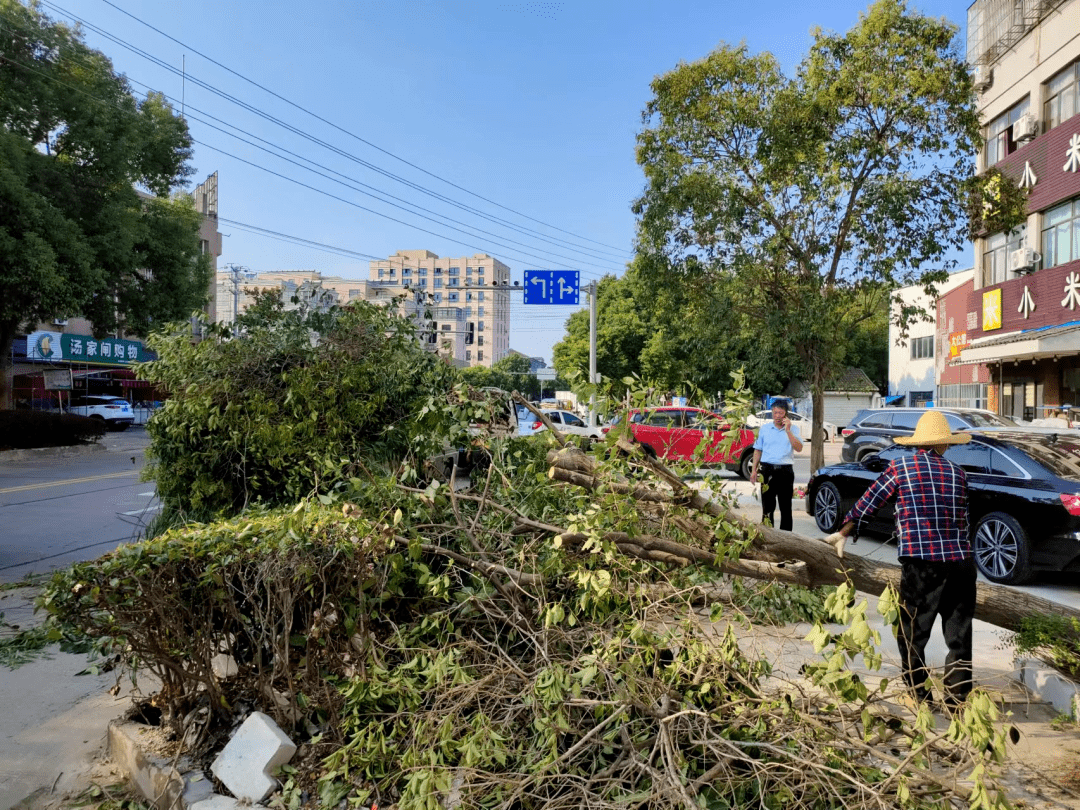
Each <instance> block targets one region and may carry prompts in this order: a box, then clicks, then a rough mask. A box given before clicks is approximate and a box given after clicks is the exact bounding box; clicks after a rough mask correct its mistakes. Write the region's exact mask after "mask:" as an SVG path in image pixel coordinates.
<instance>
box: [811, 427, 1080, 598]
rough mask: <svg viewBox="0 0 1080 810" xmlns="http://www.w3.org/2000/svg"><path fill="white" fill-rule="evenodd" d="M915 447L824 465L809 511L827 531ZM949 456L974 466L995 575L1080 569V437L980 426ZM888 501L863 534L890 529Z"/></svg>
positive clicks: (973, 510) (979, 544) (975, 519)
mask: <svg viewBox="0 0 1080 810" xmlns="http://www.w3.org/2000/svg"><path fill="white" fill-rule="evenodd" d="M913 452H914V448H912V447H904V446H901V445H895V444H894V445H891V446H890V447H888V448H886V449H885V450H883V451H882V452H880V453H873V454H870V455H867V456H864V457H863V459H862V460H861V461H856V462H849V463H846V464H836V465H833V466H830V467H823V468H821V469H820V470H818V471H817V473H815V474H814V475H813V476H812V477H811V478H810V483H809V485H808V486H807V492H806V511H807V512H808V513H809V514H810V515H812V516H813V518H814V520H815V521H816V522H817V525H818V528H819V529H821V531H823V532H828V533H832V532H834V531H836V530H837V529H838V528H839V527H840V524H841V521H842V520H843V519H844V515H846V514H847V512H848V511H849V510H850V509H851V507H852V506H853V505H854V504H855V501H856V500H858V499H859V497H860V496H862V494H863V493H864V492H865V491H866V490H867V488H868V487H869V486H870V484H871V483H872V482H873V481H874V480H875V479H876V478H877V477H878V475H880V474H881V473H882V472H883V471H884V470H885V468H886V467H887V466H888V465H889V463H890V462H891V461H892V460H893V459H895V458H898V457H899V456H901V455H903V454H906V453H913ZM945 458H947V459H949V460H950V461H952V462H954V463H956V464H958V465H959V466H961V467H963V469H964V470H965V471H966V473H967V482H968V510H969V516H970V519H971V527H972V543H973V547H974V553H975V562H976V564H977V565H978V567H979V570H980V571H981V572H982V574H983V576H985V577H986V578H987V579H989V580H991V581H993V582H1003V583H1007V584H1020V583H1022V582H1025V581H1027V580H1028V579H1030V578H1031V576H1032V574H1033V573H1034V572H1035V571H1080V436H1075V435H1065V434H1056V433H1051V432H1041V431H1040V432H1037V433H1035V432H1031V431H1028V430H1025V429H1023V428H999V429H981V430H978V431H973V432H972V440H971V442H969V443H968V444H959V445H952V446H951V447H949V449H948V450H946V451H945ZM893 518H894V514H893V510H892V507H891V505H889V506H886V507H884V508H882V509H881V510H879V511H878V513H877V514H875V515H873V516H872V518H871V519H870V520H868V521H866V522H864V523H863V524H862V527H861V531H862V532H863V533H870V534H880V535H885V536H890V535H892V533H893V530H894V523H893Z"/></svg>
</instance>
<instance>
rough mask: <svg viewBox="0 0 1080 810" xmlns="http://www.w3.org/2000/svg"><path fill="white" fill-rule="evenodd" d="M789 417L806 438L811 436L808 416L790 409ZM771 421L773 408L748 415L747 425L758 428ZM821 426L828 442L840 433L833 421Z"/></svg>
mask: <svg viewBox="0 0 1080 810" xmlns="http://www.w3.org/2000/svg"><path fill="white" fill-rule="evenodd" d="M788 417H789V418H790V419H791V421H792V423H793V424H796V425H798V426H799V433H800V434H801V435H802V437H803V438H804V439H807V438H809V437H810V420H809V419H808V418H807V417H805V416H803V415H802V414H801V413H795V412H794V411H788ZM771 421H772V411H771V410H768V411H758V412H757V413H752V414H750V415H749V416H748V417H746V426H747V427H748V428H754V429H757V428H759V427H761V426H762V425H764V424H766V423H767V422H771ZM821 426H822V428H824V430H825V441H827V442H831V441H832V440H833V439H834V438H835V437H836V436H839V435H840V433H839V431H838V430H837V428H836V425H834V424H833V423H832V422H823V423H822V425H821Z"/></svg>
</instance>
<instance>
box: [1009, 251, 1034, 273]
mask: <svg viewBox="0 0 1080 810" xmlns="http://www.w3.org/2000/svg"><path fill="white" fill-rule="evenodd" d="M1038 260H1039V257H1038V254H1037V253H1036V252H1035V251H1034V250H1032V249H1031V248H1020V249H1019V250H1014V251H1012V252H1011V253H1009V269H1010V270H1012V271H1013V272H1014V273H1026V272H1027V271H1029V270H1033V269H1034V268H1035V262H1037V261H1038Z"/></svg>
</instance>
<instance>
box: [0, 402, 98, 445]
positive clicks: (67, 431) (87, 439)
mask: <svg viewBox="0 0 1080 810" xmlns="http://www.w3.org/2000/svg"><path fill="white" fill-rule="evenodd" d="M104 435H105V423H104V422H102V421H101V420H100V419H90V418H89V417H86V416H74V415H72V414H69V413H52V412H49V411H0V449H3V448H31V447H66V446H68V445H74V444H92V443H94V442H96V441H97V440H98V439H100V438H101V437H102V436H104Z"/></svg>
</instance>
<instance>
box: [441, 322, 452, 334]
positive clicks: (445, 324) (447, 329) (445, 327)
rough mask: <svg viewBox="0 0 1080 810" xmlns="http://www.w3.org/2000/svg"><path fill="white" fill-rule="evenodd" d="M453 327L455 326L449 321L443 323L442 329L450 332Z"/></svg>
mask: <svg viewBox="0 0 1080 810" xmlns="http://www.w3.org/2000/svg"><path fill="white" fill-rule="evenodd" d="M452 328H453V324H449V323H444V324H443V325H442V330H443V331H444V332H449V331H450V330H451V329H452Z"/></svg>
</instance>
